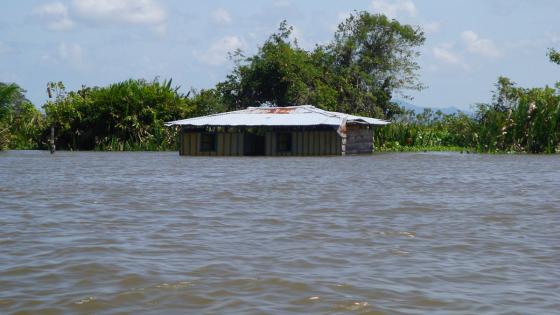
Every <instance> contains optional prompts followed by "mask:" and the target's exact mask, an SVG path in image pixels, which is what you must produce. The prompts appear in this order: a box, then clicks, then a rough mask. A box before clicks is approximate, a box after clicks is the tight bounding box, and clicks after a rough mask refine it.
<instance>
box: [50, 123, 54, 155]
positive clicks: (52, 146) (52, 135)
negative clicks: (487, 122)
mask: <svg viewBox="0 0 560 315" xmlns="http://www.w3.org/2000/svg"><path fill="white" fill-rule="evenodd" d="M49 149H50V150H51V154H53V153H54V151H55V145H54V127H51V139H50V140H49Z"/></svg>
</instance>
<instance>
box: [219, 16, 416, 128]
mask: <svg viewBox="0 0 560 315" xmlns="http://www.w3.org/2000/svg"><path fill="white" fill-rule="evenodd" d="M292 31H293V28H292V27H291V26H289V25H288V24H287V23H286V21H283V22H282V23H281V24H280V27H279V29H278V31H277V32H276V33H274V34H272V35H271V36H270V37H269V38H268V39H267V40H266V41H265V43H264V44H263V46H262V47H260V48H259V50H258V52H257V54H255V55H254V56H250V57H245V56H244V55H243V54H242V52H241V51H236V52H235V53H234V54H233V57H234V59H235V68H234V70H233V72H232V73H231V74H230V75H228V77H227V80H226V81H224V82H221V83H219V84H218V85H217V91H218V92H219V93H220V94H221V96H222V100H223V101H224V102H225V103H226V104H227V106H226V107H227V108H228V109H229V110H234V109H240V108H245V107H247V106H256V105H260V104H262V103H272V104H274V105H277V106H289V105H301V104H313V105H316V106H318V107H321V108H324V109H328V110H336V111H341V112H348V113H358V114H365V115H371V116H377V117H382V118H391V117H392V116H393V115H394V114H395V113H398V112H399V111H400V108H399V106H398V105H397V104H394V103H392V102H391V98H392V96H393V93H394V92H400V93H402V92H403V91H404V90H407V89H416V90H417V89H421V88H423V86H422V84H421V83H420V82H419V80H418V74H417V71H418V69H419V66H418V64H417V62H416V61H415V58H416V57H417V56H418V55H419V53H418V52H417V51H416V50H415V48H416V47H418V46H420V45H422V44H423V43H424V34H423V32H422V30H421V29H420V28H418V27H412V26H410V25H402V24H400V23H399V22H397V21H395V20H389V19H387V17H385V16H384V15H373V14H370V13H367V12H357V13H355V14H353V15H351V16H350V17H349V18H348V19H347V20H346V21H345V22H343V23H341V24H340V25H339V27H338V31H337V32H336V33H335V35H334V39H333V41H332V42H331V43H330V44H328V45H324V46H316V48H315V49H314V50H313V51H306V50H304V49H302V48H300V47H299V46H298V43H297V40H295V39H291V38H292Z"/></svg>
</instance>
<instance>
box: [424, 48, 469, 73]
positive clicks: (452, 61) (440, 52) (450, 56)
mask: <svg viewBox="0 0 560 315" xmlns="http://www.w3.org/2000/svg"><path fill="white" fill-rule="evenodd" d="M432 54H433V55H434V57H435V58H436V59H437V60H439V61H441V62H443V63H446V64H449V65H455V66H459V67H461V68H463V69H464V70H469V68H470V67H469V65H468V64H467V63H466V62H465V60H464V59H463V57H462V56H461V55H460V54H459V53H456V52H454V51H453V45H452V44H441V45H438V46H435V47H434V48H432Z"/></svg>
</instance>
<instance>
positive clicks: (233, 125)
mask: <svg viewBox="0 0 560 315" xmlns="http://www.w3.org/2000/svg"><path fill="white" fill-rule="evenodd" d="M388 123H389V122H388V121H384V120H381V119H375V118H370V117H362V116H355V115H349V114H344V113H338V112H330V111H325V110H322V109H319V108H316V107H314V106H311V105H302V106H289V107H249V108H247V109H243V110H238V111H232V112H225V113H220V114H214V115H208V116H202V117H195V118H189V119H183V120H177V121H171V122H168V123H166V126H178V127H179V128H180V133H179V140H180V149H179V154H180V155H193V156H259V155H261V156H317V155H345V154H367V153H373V151H374V140H373V139H374V137H373V135H374V131H375V129H376V128H377V127H380V126H384V125H386V124H388Z"/></svg>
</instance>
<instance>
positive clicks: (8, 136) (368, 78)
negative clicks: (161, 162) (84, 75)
mask: <svg viewBox="0 0 560 315" xmlns="http://www.w3.org/2000/svg"><path fill="white" fill-rule="evenodd" d="M291 33H292V28H291V27H289V26H288V25H287V24H286V23H285V22H283V23H282V24H281V25H280V28H279V30H278V32H277V33H274V34H272V35H271V36H270V37H269V38H268V40H266V41H265V42H264V44H263V45H262V46H261V47H260V48H259V50H258V52H257V53H256V54H255V55H253V56H249V57H246V56H244V54H243V52H242V51H236V52H234V53H233V54H232V59H233V60H234V62H235V67H234V70H233V71H232V72H231V74H230V75H228V76H227V78H226V80H224V81H223V82H220V83H218V84H217V85H216V87H215V88H213V89H207V90H201V91H195V90H191V91H189V92H188V93H187V94H182V93H180V92H179V87H176V86H172V81H171V80H164V81H161V82H160V81H159V80H157V79H155V80H153V81H146V80H142V79H140V80H128V81H124V82H119V83H115V84H111V85H109V86H106V87H86V86H83V87H82V88H81V89H79V90H77V91H66V89H65V87H64V84H63V83H61V82H57V83H54V82H51V83H48V86H47V91H48V96H49V101H47V102H46V103H45V104H44V105H43V106H42V109H43V112H40V111H39V110H37V109H36V107H35V106H33V104H31V102H30V101H29V100H27V99H26V98H25V91H24V90H23V89H21V88H20V87H19V86H17V85H16V84H4V83H0V149H5V148H12V149H37V148H46V145H47V141H48V137H49V135H50V129H51V127H54V130H55V138H56V145H57V148H59V149H70V150H92V149H94V150H167V149H175V148H176V146H177V144H176V137H175V135H176V131H175V130H174V129H170V128H165V127H164V126H163V123H164V122H165V121H170V120H175V119H180V118H187V117H193V116H199V115H207V114H211V113H218V112H223V111H227V110H235V109H240V108H245V107H247V106H255V105H259V104H261V103H271V104H274V105H277V106H288V105H295V104H313V105H315V106H318V107H321V108H324V109H327V110H333V111H340V112H347V113H353V114H359V115H368V116H374V117H378V118H385V119H390V120H392V121H393V124H391V125H389V126H387V127H384V128H381V129H379V130H378V132H377V133H376V141H377V142H376V144H377V146H378V149H381V150H387V151H410V150H472V151H478V152H531V153H539V152H546V153H554V152H559V151H560V95H559V93H558V90H559V89H560V84H557V85H556V87H555V88H552V87H544V88H530V89H527V88H522V87H518V86H516V85H515V84H514V83H513V82H512V81H511V80H510V79H508V78H503V77H500V78H499V79H498V82H497V84H496V89H495V92H494V97H493V101H492V103H490V104H477V105H476V107H475V108H474V113H473V114H471V115H468V114H465V113H456V114H452V115H444V114H442V113H441V112H437V111H436V112H434V111H432V110H430V109H427V110H425V111H424V112H423V113H418V114H417V113H414V112H411V111H405V110H404V109H402V108H400V107H399V106H398V105H397V104H395V103H393V102H392V101H391V99H392V98H393V96H394V94H395V93H399V94H400V95H401V96H404V97H406V95H404V94H403V93H405V92H406V91H407V90H411V89H413V90H419V89H422V88H423V86H422V84H421V83H420V82H419V81H418V73H417V72H418V70H419V66H418V64H417V63H416V57H417V55H418V52H417V51H416V48H418V47H419V46H421V45H422V44H423V43H424V40H425V38H424V34H423V32H422V30H421V29H420V28H417V27H413V26H410V25H402V24H400V23H399V22H397V21H395V20H389V19H387V18H386V17H385V16H383V15H372V14H369V13H366V12H356V13H355V14H353V15H351V16H350V17H349V18H348V19H347V20H346V21H344V22H343V23H341V24H340V25H339V27H338V30H337V31H336V32H335V34H334V37H333V40H332V41H331V42H330V43H328V44H326V45H323V46H316V47H315V48H314V49H313V50H311V51H307V50H304V49H302V48H300V47H299V45H298V43H297V41H296V40H295V39H292V34H291ZM548 56H549V59H550V60H551V61H552V62H554V63H557V64H560V53H559V52H557V51H555V50H553V49H551V50H550V51H549V54H548Z"/></svg>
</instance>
